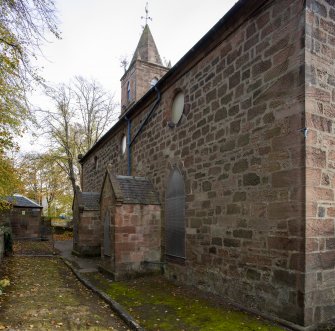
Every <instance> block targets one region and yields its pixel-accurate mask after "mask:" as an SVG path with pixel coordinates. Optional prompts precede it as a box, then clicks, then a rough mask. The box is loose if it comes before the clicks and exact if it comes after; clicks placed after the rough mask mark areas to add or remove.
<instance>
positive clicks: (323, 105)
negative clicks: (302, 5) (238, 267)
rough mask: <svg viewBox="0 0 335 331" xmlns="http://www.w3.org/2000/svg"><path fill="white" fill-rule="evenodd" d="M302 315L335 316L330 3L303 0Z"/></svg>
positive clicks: (333, 18) (312, 318) (334, 41)
mask: <svg viewBox="0 0 335 331" xmlns="http://www.w3.org/2000/svg"><path fill="white" fill-rule="evenodd" d="M306 127H307V128H308V136H307V140H306V142H307V147H306V158H307V159H306V165H307V168H306V196H307V201H308V204H307V212H306V213H307V215H306V216H307V219H306V222H307V228H306V297H305V304H306V317H305V322H306V323H307V324H310V323H316V322H320V321H326V320H328V319H330V318H334V315H335V299H334V298H335V268H334V267H335V232H334V217H335V200H334V189H335V2H334V1H331V0H318V1H314V0H313V1H312V0H309V1H307V15H306Z"/></svg>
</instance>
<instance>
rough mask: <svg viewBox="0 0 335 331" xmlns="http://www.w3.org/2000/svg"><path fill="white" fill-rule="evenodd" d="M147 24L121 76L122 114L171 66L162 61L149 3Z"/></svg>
mask: <svg viewBox="0 0 335 331" xmlns="http://www.w3.org/2000/svg"><path fill="white" fill-rule="evenodd" d="M145 12H146V17H145V26H144V28H143V32H142V35H141V38H140V40H139V42H138V44H137V47H136V50H135V53H134V55H133V58H132V60H131V61H130V64H129V67H128V69H127V70H126V72H125V73H124V75H123V76H122V78H121V114H123V113H125V112H126V111H127V110H128V109H129V108H130V107H131V106H132V105H133V104H134V103H135V102H136V101H138V100H139V99H141V97H142V96H143V95H144V94H145V93H146V92H148V91H149V89H150V88H151V87H152V85H151V83H152V82H154V81H155V80H156V81H158V80H159V79H160V78H161V77H163V76H164V75H165V73H166V72H167V71H168V70H169V68H167V67H165V66H164V65H163V63H162V60H161V57H160V55H159V53H158V50H157V46H156V44H155V41H154V38H153V36H152V34H151V31H150V28H149V25H148V20H149V19H151V18H150V17H149V16H148V4H147V5H146V7H145Z"/></svg>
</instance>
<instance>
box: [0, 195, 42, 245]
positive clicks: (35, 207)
mask: <svg viewBox="0 0 335 331" xmlns="http://www.w3.org/2000/svg"><path fill="white" fill-rule="evenodd" d="M3 200H5V201H6V202H7V203H8V204H9V208H8V209H7V208H6V210H5V211H2V212H1V213H0V225H5V226H10V227H11V229H12V234H13V238H14V239H40V238H41V237H42V209H43V207H42V206H41V205H39V204H37V203H36V202H35V201H33V200H31V199H29V198H27V197H25V196H23V195H19V194H14V195H13V196H8V197H5V198H4V199H3Z"/></svg>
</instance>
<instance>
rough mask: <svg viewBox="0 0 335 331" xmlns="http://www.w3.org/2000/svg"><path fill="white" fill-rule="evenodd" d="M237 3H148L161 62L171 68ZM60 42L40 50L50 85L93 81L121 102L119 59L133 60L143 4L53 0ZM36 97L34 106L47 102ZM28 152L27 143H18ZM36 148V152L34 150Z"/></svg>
mask: <svg viewBox="0 0 335 331" xmlns="http://www.w3.org/2000/svg"><path fill="white" fill-rule="evenodd" d="M235 2H236V0H206V1H200V0H169V1H166V0H151V1H148V8H149V16H150V17H152V21H148V22H149V26H150V29H151V32H152V34H153V37H154V39H155V42H156V45H157V48H158V51H159V53H160V55H161V57H162V59H166V60H167V61H169V60H171V63H172V66H173V65H174V64H176V63H177V62H178V60H179V59H180V58H181V57H182V56H183V55H184V54H185V53H186V52H187V51H188V50H189V49H191V48H192V46H194V44H195V43H196V42H197V41H198V40H199V39H200V38H201V37H203V35H204V34H206V32H207V31H208V30H210V28H211V27H212V26H213V25H214V24H215V23H216V22H217V21H218V20H219V19H220V18H221V17H222V16H224V14H225V13H226V12H227V11H228V10H229V9H230V8H231V7H232V6H233V5H234V3H235ZM55 4H56V7H57V10H58V19H59V30H60V32H61V35H62V39H61V40H52V41H51V42H49V43H47V44H45V45H44V46H43V48H42V50H43V54H44V56H43V57H42V56H40V57H39V58H38V62H37V64H38V65H39V66H41V67H43V71H42V76H43V77H44V78H45V79H46V81H47V82H50V83H52V84H56V83H61V82H68V81H69V80H70V79H71V78H73V77H74V76H75V75H82V76H84V77H86V78H94V79H96V80H97V81H99V82H100V83H101V84H102V85H103V86H104V88H105V89H106V90H109V91H111V92H112V93H114V94H115V98H116V101H117V102H119V101H120V78H121V76H122V74H123V69H122V68H121V66H120V58H121V57H122V56H125V55H127V56H128V59H129V60H130V59H131V56H132V54H133V52H134V51H135V48H136V46H137V43H138V41H139V38H140V36H141V32H142V26H143V25H144V24H145V21H144V20H143V19H141V16H145V5H146V1H145V0H143V1H142V0H123V1H119V0H94V1H92V0H56V1H55ZM39 94H40V93H38V92H37V93H35V95H34V96H33V98H32V101H33V103H34V104H35V105H36V107H41V108H45V107H46V103H45V99H42V98H41V97H40V95H39ZM20 144H21V146H22V149H23V150H28V149H31V147H30V146H29V145H30V139H29V138H27V137H25V139H24V141H22V142H20ZM32 149H34V147H33V148H32Z"/></svg>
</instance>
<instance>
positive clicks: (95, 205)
mask: <svg viewBox="0 0 335 331" xmlns="http://www.w3.org/2000/svg"><path fill="white" fill-rule="evenodd" d="M80 195H81V197H80V205H81V206H83V207H84V209H85V210H99V209H100V207H99V197H100V194H99V193H97V192H81V193H80Z"/></svg>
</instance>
